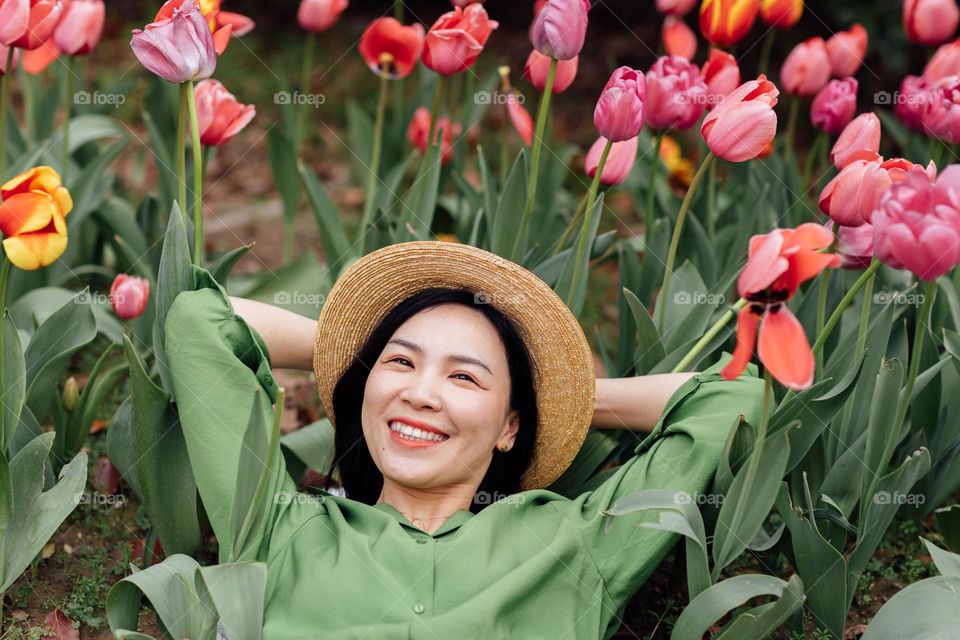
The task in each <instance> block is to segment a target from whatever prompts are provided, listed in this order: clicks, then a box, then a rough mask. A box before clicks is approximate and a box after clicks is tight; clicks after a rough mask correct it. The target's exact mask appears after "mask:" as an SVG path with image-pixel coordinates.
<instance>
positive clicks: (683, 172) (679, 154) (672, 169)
mask: <svg viewBox="0 0 960 640" xmlns="http://www.w3.org/2000/svg"><path fill="white" fill-rule="evenodd" d="M660 161H661V162H663V164H664V166H665V167H666V168H667V171H668V172H669V173H670V179H671V180H672V181H673V182H675V183H676V184H677V185H679V186H681V187H689V186H690V183H691V182H692V181H693V163H692V162H690V160H688V159H687V158H684V157H683V151H682V150H681V149H680V144H679V143H678V142H677V141H676V140H674V139H673V138H671V137H670V136H663V140H661V141H660Z"/></svg>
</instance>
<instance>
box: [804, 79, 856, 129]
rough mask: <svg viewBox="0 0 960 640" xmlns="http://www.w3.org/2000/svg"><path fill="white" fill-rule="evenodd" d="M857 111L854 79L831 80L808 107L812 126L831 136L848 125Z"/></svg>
mask: <svg viewBox="0 0 960 640" xmlns="http://www.w3.org/2000/svg"><path fill="white" fill-rule="evenodd" d="M856 111H857V81H856V80H855V79H854V78H844V79H843V80H831V81H830V82H829V83H827V86H825V87H824V88H823V89H821V90H820V93H818V94H817V96H816V97H815V98H814V99H813V103H812V104H811V105H810V119H811V120H812V121H813V126H815V127H816V128H817V129H820V130H821V131H824V132H826V133H829V134H830V135H832V136H835V135H837V134H838V133H840V132H841V131H843V129H844V127H846V126H847V125H848V124H850V121H851V120H852V119H853V114H854V113H856Z"/></svg>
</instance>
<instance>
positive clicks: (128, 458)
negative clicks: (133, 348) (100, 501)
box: [107, 396, 143, 503]
mask: <svg viewBox="0 0 960 640" xmlns="http://www.w3.org/2000/svg"><path fill="white" fill-rule="evenodd" d="M107 455H108V456H109V457H110V462H112V463H113V466H114V467H116V469H117V471H119V472H120V475H121V476H122V477H123V479H124V480H126V481H127V484H129V485H130V488H131V489H133V492H134V493H135V494H136V495H137V499H138V500H139V501H140V502H141V503H142V502H143V490H142V489H141V488H140V477H139V476H138V475H137V464H136V459H135V451H134V441H133V396H127V397H126V398H124V400H123V402H121V403H120V406H119V407H117V410H116V411H115V412H114V414H113V417H111V418H110V423H109V425H108V426H107Z"/></svg>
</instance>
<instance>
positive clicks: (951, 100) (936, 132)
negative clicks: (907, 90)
mask: <svg viewBox="0 0 960 640" xmlns="http://www.w3.org/2000/svg"><path fill="white" fill-rule="evenodd" d="M927 96H928V97H929V98H930V100H929V102H928V103H926V104H924V105H923V109H922V110H921V118H920V121H921V123H922V124H923V128H924V130H925V131H926V132H927V133H928V134H930V135H931V136H934V137H937V138H940V139H942V140H946V141H947V142H951V143H954V144H956V143H957V142H960V75H957V76H948V77H946V78H941V79H940V80H938V81H937V82H936V84H935V85H934V86H933V87H932V88H931V90H930V92H929V93H928V94H927Z"/></svg>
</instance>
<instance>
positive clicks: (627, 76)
mask: <svg viewBox="0 0 960 640" xmlns="http://www.w3.org/2000/svg"><path fill="white" fill-rule="evenodd" d="M645 100H646V81H645V80H644V76H643V74H642V73H640V72H639V71H637V70H635V69H631V68H630V67H620V68H619V69H617V70H616V71H614V72H613V74H612V75H611V76H610V79H609V80H607V85H606V86H605V87H604V88H603V93H601V94H600V99H599V100H597V106H596V108H595V109H594V110H593V124H594V125H595V126H596V127H597V131H599V132H600V135H602V136H603V137H604V138H606V139H607V140H610V141H612V142H623V141H624V140H629V139H630V138H633V137H634V136H636V135H637V134H639V133H640V129H641V128H643V115H644V101H645Z"/></svg>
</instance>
